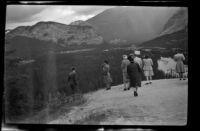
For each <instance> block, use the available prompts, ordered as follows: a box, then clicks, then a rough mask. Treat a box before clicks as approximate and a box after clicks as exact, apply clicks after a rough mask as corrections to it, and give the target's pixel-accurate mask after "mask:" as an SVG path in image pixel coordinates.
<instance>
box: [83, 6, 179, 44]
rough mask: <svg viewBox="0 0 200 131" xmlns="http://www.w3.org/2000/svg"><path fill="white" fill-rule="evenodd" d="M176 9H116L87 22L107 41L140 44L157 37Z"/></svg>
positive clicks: (108, 10)
mask: <svg viewBox="0 0 200 131" xmlns="http://www.w3.org/2000/svg"><path fill="white" fill-rule="evenodd" d="M179 9H180V8H178V7H156V8H155V7H145V8H144V7H116V8H111V9H107V10H105V11H104V12H102V13H100V14H98V15H96V16H95V17H93V18H91V19H89V20H87V22H89V23H91V24H92V25H93V26H94V27H96V29H97V30H98V32H99V33H100V35H102V36H103V38H104V39H105V40H107V41H110V40H114V39H121V40H127V41H129V42H132V43H141V42H144V41H147V40H150V39H153V38H155V37H157V36H158V35H159V34H160V32H162V30H163V27H164V26H165V24H166V23H167V21H168V20H169V18H170V17H172V16H173V15H174V13H176V12H177V11H178V10H179Z"/></svg>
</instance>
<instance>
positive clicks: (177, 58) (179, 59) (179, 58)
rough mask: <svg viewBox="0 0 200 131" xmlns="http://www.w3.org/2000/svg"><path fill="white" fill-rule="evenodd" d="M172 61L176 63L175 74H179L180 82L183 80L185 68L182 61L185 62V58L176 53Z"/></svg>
mask: <svg viewBox="0 0 200 131" xmlns="http://www.w3.org/2000/svg"><path fill="white" fill-rule="evenodd" d="M174 60H175V61H176V72H177V73H178V74H179V78H180V80H181V79H183V80H185V78H183V74H184V73H185V66H184V64H183V61H184V60H185V57H184V55H183V54H182V53H179V52H178V53H177V54H175V55H174Z"/></svg>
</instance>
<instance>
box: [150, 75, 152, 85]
mask: <svg viewBox="0 0 200 131" xmlns="http://www.w3.org/2000/svg"><path fill="white" fill-rule="evenodd" d="M149 83H150V84H151V83H152V76H149Z"/></svg>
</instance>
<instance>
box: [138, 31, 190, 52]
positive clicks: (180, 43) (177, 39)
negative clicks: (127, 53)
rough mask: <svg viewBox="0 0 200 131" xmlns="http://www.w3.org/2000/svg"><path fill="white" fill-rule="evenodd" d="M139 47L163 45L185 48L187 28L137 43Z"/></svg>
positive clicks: (186, 45)
mask: <svg viewBox="0 0 200 131" xmlns="http://www.w3.org/2000/svg"><path fill="white" fill-rule="evenodd" d="M139 46H140V47H164V48H182V49H184V50H187V47H188V31H187V28H185V29H183V30H180V31H177V32H174V33H171V34H166V35H162V36H160V37H157V38H155V39H153V40H150V41H147V42H144V43H142V44H140V45H139Z"/></svg>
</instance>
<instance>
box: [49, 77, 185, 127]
mask: <svg viewBox="0 0 200 131" xmlns="http://www.w3.org/2000/svg"><path fill="white" fill-rule="evenodd" d="M187 96H188V86H187V80H185V81H179V80H178V79H167V80H154V81H153V83H152V84H151V85H144V82H143V83H142V87H141V88H139V96H138V97H134V96H133V91H132V90H130V91H126V92H124V91H123V87H122V85H119V86H114V87H112V89H111V90H109V91H106V90H104V89H101V90H98V91H96V92H92V93H88V94H86V95H85V96H84V97H85V98H86V99H87V102H86V103H85V104H83V105H80V106H75V107H73V108H72V109H71V111H67V112H65V113H64V112H63V114H61V116H60V117H58V119H56V120H53V121H50V122H49V124H90V125H91V124H95V125H96V124H103V125H108V124H109V125H185V124H186V123H187ZM66 110H67V109H66Z"/></svg>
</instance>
